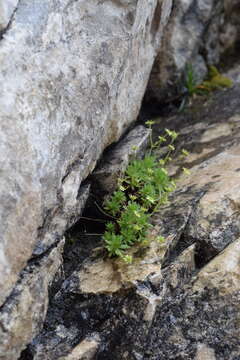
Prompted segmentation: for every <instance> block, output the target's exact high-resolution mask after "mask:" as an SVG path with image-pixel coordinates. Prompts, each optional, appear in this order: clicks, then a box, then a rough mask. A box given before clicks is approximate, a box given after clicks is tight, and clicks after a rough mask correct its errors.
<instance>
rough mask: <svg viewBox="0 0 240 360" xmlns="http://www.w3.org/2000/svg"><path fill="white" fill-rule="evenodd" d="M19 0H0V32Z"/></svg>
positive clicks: (8, 20) (9, 19) (6, 24)
mask: <svg viewBox="0 0 240 360" xmlns="http://www.w3.org/2000/svg"><path fill="white" fill-rule="evenodd" d="M18 1H19V0H1V1H0V34H1V32H3V30H4V29H5V28H6V27H7V26H8V24H9V22H10V21H11V17H12V15H13V13H14V10H15V9H16V7H17V4H18Z"/></svg>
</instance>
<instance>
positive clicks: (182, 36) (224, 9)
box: [146, 0, 240, 101]
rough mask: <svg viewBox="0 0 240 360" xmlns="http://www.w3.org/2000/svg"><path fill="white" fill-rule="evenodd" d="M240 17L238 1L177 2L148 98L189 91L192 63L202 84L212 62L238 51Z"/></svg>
mask: <svg viewBox="0 0 240 360" xmlns="http://www.w3.org/2000/svg"><path fill="white" fill-rule="evenodd" d="M239 19H240V17H239V2H238V1H237V0H236V1H228V0H225V1H224V0H219V1H216V0H188V1H185V0H179V1H175V2H174V5H173V11H172V14H171V17H170V21H169V23H168V25H167V27H166V29H165V32H164V36H163V40H162V46H161V49H160V52H159V54H158V56H157V58H156V60H155V63H154V67H153V70H152V73H151V76H150V81H149V85H148V91H147V95H146V98H147V99H152V98H155V99H157V100H160V101H163V100H166V99H168V98H172V97H174V96H175V95H176V93H181V92H183V91H186V89H185V80H184V77H185V76H186V69H187V65H188V64H191V65H192V68H193V71H194V74H195V78H196V82H198V83H200V82H201V81H202V80H203V79H204V77H205V76H206V75H207V72H208V69H207V68H208V66H209V65H213V64H214V65H217V64H219V62H220V60H221V62H224V63H229V61H228V56H229V53H231V52H234V51H235V53H236V51H237V49H236V47H237V44H238V39H239V34H240V20H239ZM237 56H238V55H237V53H236V57H237ZM230 65H231V64H230Z"/></svg>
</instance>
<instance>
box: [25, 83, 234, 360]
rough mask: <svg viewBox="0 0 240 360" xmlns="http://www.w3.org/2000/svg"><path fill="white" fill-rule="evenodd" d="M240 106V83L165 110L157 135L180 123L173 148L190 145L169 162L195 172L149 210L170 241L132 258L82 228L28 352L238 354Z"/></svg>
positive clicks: (157, 230) (36, 355)
mask: <svg viewBox="0 0 240 360" xmlns="http://www.w3.org/2000/svg"><path fill="white" fill-rule="evenodd" d="M239 109H240V90H239V88H238V87H237V86H236V87H235V88H232V89H229V90H227V91H224V92H219V93H217V94H215V95H214V96H212V97H210V98H209V99H208V101H207V102H206V103H205V105H204V106H203V105H202V104H200V105H199V104H197V105H194V106H193V107H192V108H191V109H189V110H187V111H186V112H185V113H184V114H183V115H177V116H174V117H171V118H167V119H164V118H161V119H159V124H158V123H157V124H156V125H155V126H154V128H155V129H154V132H155V135H156V136H158V135H159V134H161V132H162V129H164V128H165V127H168V128H170V129H171V128H173V129H175V130H176V129H177V130H179V132H180V135H179V138H178V143H177V148H178V149H180V147H182V146H184V147H185V148H187V149H188V150H189V151H191V154H190V156H189V157H188V158H187V159H185V160H183V159H181V160H180V159H178V158H176V160H175V161H174V164H173V165H172V168H171V169H170V170H171V172H172V173H175V174H176V175H177V174H178V173H179V167H182V166H185V167H189V168H190V169H191V175H190V176H186V175H181V177H180V178H179V180H178V189H177V190H176V191H175V193H174V194H173V195H172V197H171V199H170V203H169V204H168V205H166V206H164V207H163V208H162V209H161V211H160V212H159V214H156V215H155V216H154V218H153V219H152V222H153V225H154V228H153V230H152V233H151V234H150V235H149V236H154V234H160V235H163V236H164V237H165V239H166V242H165V243H163V244H159V243H157V242H151V243H150V244H145V245H142V246H139V247H135V248H132V249H131V253H134V255H135V256H134V259H135V260H134V262H133V264H131V265H126V264H123V263H122V262H121V261H120V260H118V259H112V260H111V259H109V258H107V257H106V256H105V255H104V252H103V251H102V250H101V246H100V247H99V245H101V243H100V244H98V245H96V243H94V241H96V240H95V237H94V238H91V237H88V243H89V242H91V241H92V244H93V247H95V249H93V251H92V250H91V249H89V251H88V253H87V251H86V249H85V243H87V241H86V240H84V238H85V237H86V235H85V234H84V233H82V234H78V236H77V237H76V240H75V241H76V243H75V244H73V245H69V247H70V248H71V247H72V250H71V251H69V248H68V251H69V253H68V255H67V254H65V259H68V261H70V262H71V256H73V257H74V256H76V254H77V253H78V254H79V258H81V260H82V261H81V263H78V264H77V266H75V268H72V269H71V270H70V271H69V269H70V268H69V266H65V269H67V272H66V275H67V277H66V280H65V281H64V282H63V284H62V286H61V287H60V289H59V290H58V291H57V293H56V294H55V296H54V297H53V299H52V302H51V305H50V307H49V310H48V315H47V318H46V323H45V325H44V329H43V331H42V333H41V334H40V335H39V336H37V337H36V338H35V340H34V342H33V343H32V344H31V346H30V347H29V348H28V350H27V352H26V353H25V356H27V355H28V356H30V358H31V359H34V360H43V359H44V360H45V359H46V360H55V359H59V358H61V359H71V358H73V359H75V358H77V356H79V359H84V356H85V355H84V349H85V347H86V354H89V352H90V355H89V358H90V359H104V360H108V359H109V360H110V359H111V360H112V359H113V358H114V359H116V360H118V359H119V360H120V359H121V360H122V359H128V360H131V359H134V360H136V359H142V360H146V359H152V360H159V359H176V358H177V359H187V360H192V359H195V360H199V359H207V360H218V359H220V360H227V359H232V360H236V359H238V358H239V356H240V353H239V338H240V325H239V310H240V309H239V300H240V298H239V296H240V291H239V286H240V283H239V270H240V269H239V264H240V252H239V247H240V240H239V235H240V217H239V203H240V190H239V181H240V171H239V156H240V112H239ZM81 239H82V240H83V245H82V247H81V242H80V241H81ZM93 239H94V240H93ZM74 249H75V250H74ZM70 254H71V255H70ZM73 261H75V260H73ZM75 263H76V261H75ZM78 351H79V353H78ZM91 352H92V353H91ZM75 354H80V355H75ZM81 354H82V355H81ZM74 356H75V357H74ZM81 356H82V357H81ZM86 356H88V355H86ZM86 358H88V357H86ZM24 359H25V358H24V356H23V357H22V360H24Z"/></svg>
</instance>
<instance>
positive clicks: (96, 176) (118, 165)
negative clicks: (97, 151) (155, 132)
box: [91, 126, 151, 195]
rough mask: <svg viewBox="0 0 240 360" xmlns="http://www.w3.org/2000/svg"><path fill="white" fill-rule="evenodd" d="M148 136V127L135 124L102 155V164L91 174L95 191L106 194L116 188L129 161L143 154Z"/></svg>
mask: <svg viewBox="0 0 240 360" xmlns="http://www.w3.org/2000/svg"><path fill="white" fill-rule="evenodd" d="M150 136H151V130H150V129H147V128H145V127H143V126H137V127H135V128H134V129H133V130H131V131H130V132H129V134H127V136H125V137H124V139H123V141H120V142H119V144H118V145H117V146H115V147H114V149H112V150H110V151H109V152H108V153H107V154H106V155H105V156H104V157H103V159H102V164H100V165H99V166H98V167H97V168H96V170H94V172H93V174H92V176H91V178H92V181H93V185H94V187H95V191H96V192H98V193H101V194H102V195H103V194H104V195H106V194H111V193H112V192H113V191H114V190H115V189H116V186H117V184H118V179H119V178H120V177H121V176H122V175H123V173H124V172H125V170H126V168H127V165H128V164H129V162H130V161H131V160H132V159H134V158H137V157H141V156H143V154H144V152H145V150H146V148H147V147H148V146H149V144H150Z"/></svg>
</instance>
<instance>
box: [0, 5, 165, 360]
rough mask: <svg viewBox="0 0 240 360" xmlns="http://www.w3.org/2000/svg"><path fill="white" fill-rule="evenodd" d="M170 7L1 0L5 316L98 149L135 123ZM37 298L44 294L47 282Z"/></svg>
mask: <svg viewBox="0 0 240 360" xmlns="http://www.w3.org/2000/svg"><path fill="white" fill-rule="evenodd" d="M171 4H172V2H171V1H169V0H163V1H157V0H144V1H136V0H128V1H125V0H121V1H97V2H96V1H95V0H89V1H85V0H80V1H71V0H63V1H62V0H61V1H60V0H57V1H49V0H41V1H40V0H33V1H29V0H20V1H18V2H16V1H10V0H7V1H0V31H1V30H2V31H1V41H0V63H1V72H0V84H1V97H0V136H1V141H0V154H1V155H0V172H1V176H0V228H1V232H0V274H1V276H0V289H1V291H0V305H3V311H4V309H5V306H8V302H9V299H11V298H12V296H15V295H14V294H15V292H14V290H13V288H14V286H15V284H16V282H17V281H18V280H19V281H20V282H21V281H22V280H21V279H22V277H21V276H20V277H19V274H20V272H21V271H23V269H24V268H26V265H27V262H28V261H32V260H29V259H31V258H32V259H36V258H37V257H44V256H45V255H46V258H47V257H48V251H49V249H51V247H54V246H56V245H57V244H58V242H59V240H60V239H61V238H62V235H63V233H64V231H65V230H66V229H67V228H68V227H69V226H71V225H72V224H73V223H74V222H75V221H77V219H78V218H79V216H80V214H81V210H82V205H83V203H84V199H82V196H81V190H80V185H81V182H82V181H83V180H84V179H85V178H86V177H87V176H88V174H89V173H90V172H91V171H92V170H93V168H94V167H95V164H96V162H97V160H98V159H99V157H100V156H101V153H102V151H103V150H104V149H105V148H106V147H107V146H108V145H109V144H111V143H113V142H115V141H117V140H118V139H119V137H120V136H121V135H122V134H123V132H124V131H125V130H126V129H127V128H128V126H129V125H130V124H131V123H132V122H133V121H135V120H136V118H137V115H138V112H139V108H140V105H141V100H142V97H143V95H144V91H145V88H146V85H147V81H148V77H149V73H150V71H151V68H152V64H153V61H154V58H155V56H156V53H157V51H158V50H159V46H160V42H161V36H162V33H163V28H164V26H165V24H166V23H167V20H168V17H169V14H170V11H171ZM33 261H34V260H33ZM56 261H57V260H56ZM53 274H54V273H52V275H51V276H53ZM29 276H31V275H29ZM41 292H43V296H45V297H47V286H46V284H45V283H44V284H42V287H41V285H40V289H39V293H41ZM9 296H10V298H8V297H9ZM16 301H18V300H16ZM35 301H36V303H37V302H38V299H37V298H36V299H35ZM39 303H40V300H39ZM26 306H27V305H26ZM31 306H32V307H31ZM31 306H29V308H28V311H29V312H31V311H32V312H34V304H33V303H32V305H31ZM18 309H19V313H18V315H17V316H18V317H19V318H18V322H19V323H21V319H22V321H23V317H24V312H22V311H21V306H18ZM34 314H35V315H34V317H33V318H32V319H31V320H29V326H30V327H31V322H32V326H33V330H32V334H31V331H28V332H26V334H25V337H24V339H23V338H22V344H21V346H20V345H16V346H15V342H13V343H12V344H11V343H9V347H12V348H14V347H15V349H16V351H15V352H14V351H12V352H11V354H10V355H9V356H10V358H11V360H13V359H15V358H17V356H18V354H19V352H20V348H21V347H22V348H23V347H24V346H25V344H26V343H27V342H29V341H30V338H31V336H32V335H33V334H35V330H34V328H36V323H38V322H39V324H38V325H39V327H40V326H41V321H40V320H41V319H42V318H43V314H44V313H40V312H39V314H37V312H36V313H35V312H34ZM4 316H5V315H4ZM10 323H12V322H10ZM9 326H10V325H9ZM0 328H1V331H2V327H0ZM3 329H4V325H3ZM3 331H4V330H3ZM14 332H16V333H17V332H21V328H16V329H15V330H14V329H11V331H10V330H9V333H8V330H7V332H6V333H5V334H4V339H5V338H7V336H9V339H11V336H12V334H13V333H14ZM16 336H17V335H16ZM2 339H3V337H2V336H0V354H1V355H0V357H1V356H5V355H3V354H4V351H5V345H4V344H5V340H4V344H3V343H2ZM6 341H7V340H6ZM9 341H10V340H9Z"/></svg>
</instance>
